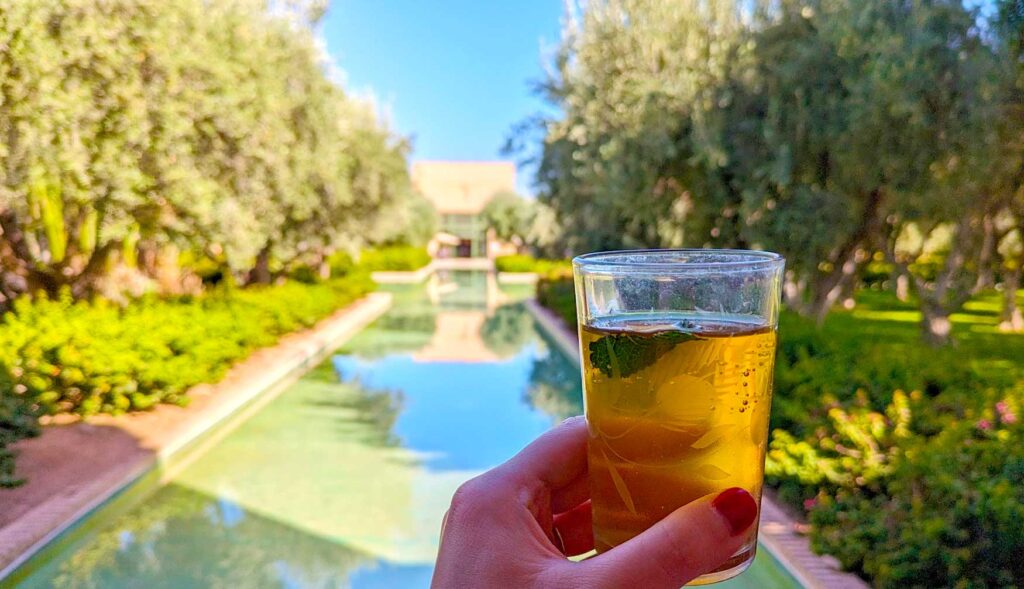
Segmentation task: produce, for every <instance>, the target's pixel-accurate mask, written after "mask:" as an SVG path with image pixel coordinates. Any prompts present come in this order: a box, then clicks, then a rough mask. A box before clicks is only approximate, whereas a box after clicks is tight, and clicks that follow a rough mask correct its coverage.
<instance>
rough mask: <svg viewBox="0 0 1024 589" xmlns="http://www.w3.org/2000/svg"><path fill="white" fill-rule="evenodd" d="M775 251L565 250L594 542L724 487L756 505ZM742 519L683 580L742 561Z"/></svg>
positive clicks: (749, 547)
mask: <svg viewBox="0 0 1024 589" xmlns="http://www.w3.org/2000/svg"><path fill="white" fill-rule="evenodd" d="M784 264H785V261H784V260H783V259H782V257H781V256H779V255H778V254H774V253H770V252H758V251H742V250H700V249H681V250H638V251H620V252H600V253H593V254H586V255H583V256H579V257H577V258H576V259H574V260H573V273H574V275H575V282H576V306H577V314H578V316H579V336H580V352H581V357H582V359H583V385H584V391H585V394H584V406H585V412H586V418H587V426H588V428H589V431H590V439H589V447H588V459H589V463H590V491H591V500H592V507H593V515H594V541H595V544H596V548H597V551H598V552H599V553H600V552H603V551H605V550H608V549H610V548H612V547H614V546H616V545H618V544H621V543H623V542H625V541H626V540H629V539H630V538H632V537H633V536H636V535H637V534H639V533H640V532H643V531H644V530H646V529H647V528H648V527H650V526H651V525H653V524H654V523H656V522H657V521H659V520H660V519H661V518H663V517H665V516H666V515H668V514H669V513H671V512H672V511H674V510H675V509H676V508H678V507H680V506H682V505H685V504H687V503H689V502H690V501H693V500H694V499H697V498H699V497H703V496H704V495H708V494H710V493H716V492H719V491H723V490H725V489H728V488H730V487H742V488H744V489H746V490H747V491H749V492H750V493H751V494H752V495H753V496H754V498H755V499H756V500H757V503H758V509H760V503H761V485H762V479H763V477H764V453H765V446H766V445H767V438H768V413H769V410H770V407H771V396H772V370H773V367H774V363H775V347H776V341H777V337H776V328H777V326H778V316H779V304H780V302H779V297H780V283H781V278H782V270H783V266H784ZM756 528H757V526H755V527H754V530H753V531H752V532H751V533H750V538H749V540H748V542H746V543H745V544H744V545H743V548H741V549H740V550H739V551H738V552H737V553H736V554H735V555H734V556H733V557H732V558H730V559H729V561H728V562H726V563H725V564H724V565H722V566H721V567H720V568H719V569H717V570H715V571H713V572H710V573H708V574H706V575H703V576H701V577H699V578H698V579H696V580H694V581H693V582H692V583H691V584H696V585H703V584H707V583H714V582H717V581H722V580H725V579H729V578H731V577H734V576H736V575H738V574H739V573H741V572H742V571H743V570H744V569H746V568H747V567H748V566H749V565H750V562H751V560H753V558H754V552H755V549H756V546H757V529H756Z"/></svg>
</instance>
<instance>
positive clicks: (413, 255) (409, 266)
mask: <svg viewBox="0 0 1024 589" xmlns="http://www.w3.org/2000/svg"><path fill="white" fill-rule="evenodd" d="M429 263H430V254H429V253H427V250H426V248H422V247H414V246H411V245H392V246H387V247H382V248H375V249H368V250H363V253H362V254H360V256H359V266H360V267H362V268H365V269H367V270H369V271H371V272H411V271H413V270H419V269H420V268H422V267H424V266H426V265H427V264H429Z"/></svg>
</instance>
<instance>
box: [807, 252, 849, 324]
mask: <svg viewBox="0 0 1024 589" xmlns="http://www.w3.org/2000/svg"><path fill="white" fill-rule="evenodd" d="M855 256H856V253H855V252H851V253H850V254H849V258H848V259H846V260H844V261H843V265H842V267H841V268H839V269H837V270H835V271H834V272H833V273H832V274H829V275H828V279H827V280H824V281H822V282H823V283H822V284H821V285H820V286H819V288H816V289H815V300H814V302H813V303H812V304H811V309H810V314H811V316H812V317H814V321H815V322H816V323H817V324H818V325H819V326H820V325H821V324H822V323H824V322H825V317H827V316H828V313H829V311H831V310H832V307H834V306H835V305H836V303H838V302H839V301H840V300H841V299H843V298H844V295H846V294H848V293H849V291H850V289H851V287H852V286H853V280H854V278H855V277H856V275H857V269H858V268H859V266H860V264H858V263H857V262H856V261H855Z"/></svg>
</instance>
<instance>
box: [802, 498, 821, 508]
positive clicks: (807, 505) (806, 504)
mask: <svg viewBox="0 0 1024 589" xmlns="http://www.w3.org/2000/svg"><path fill="white" fill-rule="evenodd" d="M817 504H818V500H817V499H815V498H813V497H812V498H810V499H804V509H806V510H807V511H810V510H812V509H814V506H815V505H817Z"/></svg>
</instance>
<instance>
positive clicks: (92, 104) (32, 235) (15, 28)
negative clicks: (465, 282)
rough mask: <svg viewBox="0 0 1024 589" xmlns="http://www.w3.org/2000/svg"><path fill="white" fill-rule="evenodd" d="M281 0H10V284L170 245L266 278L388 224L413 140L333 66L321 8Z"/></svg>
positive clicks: (48, 284)
mask: <svg viewBox="0 0 1024 589" xmlns="http://www.w3.org/2000/svg"><path fill="white" fill-rule="evenodd" d="M271 4H273V6H270V5H268V4H267V3H266V2H263V1H262V0H236V1H232V2H214V3H210V2H206V1H203V0H180V1H175V2H138V1H135V0H113V1H110V2H108V1H105V0H104V1H100V0H75V1H71V2H68V1H63V0H42V1H40V2H17V3H5V4H4V6H3V7H2V8H0V46H3V47H4V51H3V52H0V102H2V103H3V105H4V108H3V109H0V128H2V129H6V130H8V131H9V132H6V134H5V141H4V151H3V158H4V166H3V170H2V171H0V227H2V232H3V239H4V242H5V243H4V245H3V246H0V262H2V264H0V265H2V267H3V272H4V274H5V276H3V277H2V278H4V280H0V286H6V287H7V289H5V290H8V291H7V292H4V293H3V294H4V295H5V296H6V298H12V296H15V295H17V294H19V293H21V292H25V291H26V290H27V291H29V292H34V291H35V290H36V289H43V290H46V291H47V292H49V293H50V294H51V295H54V294H56V293H57V292H58V291H59V290H60V289H61V287H62V286H70V287H71V289H72V293H73V295H74V296H75V297H76V298H80V297H82V296H84V295H87V294H89V293H90V292H93V291H95V290H96V289H97V283H98V282H99V281H100V280H101V279H102V277H103V275H104V274H105V273H107V272H108V270H109V268H110V265H111V263H116V262H120V263H123V264H125V265H128V266H133V265H134V264H133V263H132V262H133V260H134V259H135V258H136V257H137V256H138V257H139V258H140V259H144V258H145V256H143V255H139V254H140V253H142V252H145V251H153V250H158V249H160V248H163V247H167V246H168V245H174V246H176V247H178V248H179V249H181V250H183V251H193V252H195V254H196V257H202V256H206V257H207V258H208V259H209V260H214V261H216V262H217V263H218V264H220V266H221V268H220V271H221V272H222V273H235V274H236V275H238V276H243V277H247V279H248V280H250V281H262V282H267V281H269V279H270V278H272V276H270V275H269V274H268V273H267V272H265V271H260V272H251V273H248V274H246V273H245V271H246V270H248V269H250V268H252V267H253V266H254V265H259V264H260V263H262V264H263V265H264V266H266V265H267V263H268V262H269V263H271V264H270V265H274V266H275V268H279V269H282V270H285V269H287V268H288V266H289V265H290V263H291V261H292V260H294V259H295V258H297V257H301V256H308V255H309V254H310V253H311V252H312V253H317V254H322V253H325V252H330V251H333V250H334V249H337V248H339V247H347V248H352V249H356V248H358V247H360V246H362V245H363V244H364V243H366V241H367V240H368V239H373V238H375V237H376V236H375V235H373V234H372V233H373V229H374V228H375V227H379V226H381V225H383V224H384V223H385V222H386V214H387V213H388V212H389V211H391V210H392V208H393V207H394V206H396V203H404V202H406V200H407V198H408V193H409V192H410V191H411V188H410V186H409V178H408V173H407V169H406V168H407V166H406V152H407V150H408V146H407V144H406V142H405V141H404V140H402V139H400V138H397V137H395V136H394V135H393V134H392V133H391V132H390V131H389V130H388V129H386V128H384V127H383V126H382V125H381V123H380V122H379V121H378V120H377V118H376V115H375V114H374V110H373V108H372V106H371V105H369V104H365V103H363V102H359V101H355V100H353V99H352V98H350V97H348V96H347V95H346V94H345V93H344V92H343V91H342V89H341V88H339V87H338V86H336V85H335V84H334V83H333V82H331V81H330V80H329V79H328V77H327V72H326V71H325V70H326V69H327V68H325V67H324V66H325V64H324V63H323V59H322V50H321V49H320V48H319V47H318V45H317V40H316V38H315V32H314V22H313V21H312V20H310V19H313V18H315V16H316V14H317V13H318V12H319V11H317V10H309V11H307V10H304V9H303V10H299V9H294V7H295V6H298V4H295V3H288V4H289V6H292V7H293V8H292V9H287V10H286V9H283V7H276V8H274V6H276V3H271ZM328 65H329V64H328ZM140 271H142V272H150V273H152V269H151V268H147V267H146V266H145V264H142V265H140ZM8 273H10V274H13V275H16V276H17V277H18V280H9V279H8V278H9V277H8V276H6V275H7V274H8ZM12 291H13V292H12Z"/></svg>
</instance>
